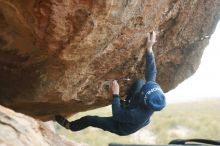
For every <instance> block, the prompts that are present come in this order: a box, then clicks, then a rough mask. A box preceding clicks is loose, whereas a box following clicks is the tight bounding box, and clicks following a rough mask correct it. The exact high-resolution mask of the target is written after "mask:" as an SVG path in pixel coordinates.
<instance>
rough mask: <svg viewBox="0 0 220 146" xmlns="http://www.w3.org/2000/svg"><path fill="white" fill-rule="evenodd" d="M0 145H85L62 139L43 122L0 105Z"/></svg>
mask: <svg viewBox="0 0 220 146" xmlns="http://www.w3.org/2000/svg"><path fill="white" fill-rule="evenodd" d="M0 129H1V131H0V145H1V146H85V145H82V144H77V143H74V142H70V141H67V140H64V139H63V138H61V137H60V136H58V135H57V134H55V133H54V132H53V131H51V130H50V129H49V128H48V127H47V126H45V124H44V123H43V122H40V121H37V120H35V119H33V118H31V117H28V116H26V115H23V114H20V113H16V112H14V111H12V110H10V109H7V108H5V107H3V106H0Z"/></svg>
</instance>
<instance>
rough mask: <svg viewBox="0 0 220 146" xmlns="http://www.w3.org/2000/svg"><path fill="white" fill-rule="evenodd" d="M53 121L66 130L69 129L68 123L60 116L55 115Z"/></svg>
mask: <svg viewBox="0 0 220 146" xmlns="http://www.w3.org/2000/svg"><path fill="white" fill-rule="evenodd" d="M55 120H56V121H57V123H59V124H60V125H61V126H63V127H65V128H66V129H70V122H69V121H68V120H67V119H65V118H64V117H63V116H61V115H55Z"/></svg>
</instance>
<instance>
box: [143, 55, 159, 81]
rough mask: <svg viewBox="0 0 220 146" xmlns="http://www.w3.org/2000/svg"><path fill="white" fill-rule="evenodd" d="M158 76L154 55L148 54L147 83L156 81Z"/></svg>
mask: <svg viewBox="0 0 220 146" xmlns="http://www.w3.org/2000/svg"><path fill="white" fill-rule="evenodd" d="M156 74H157V68H156V64H155V58H154V53H146V68H145V79H146V81H147V82H148V81H155V80H156Z"/></svg>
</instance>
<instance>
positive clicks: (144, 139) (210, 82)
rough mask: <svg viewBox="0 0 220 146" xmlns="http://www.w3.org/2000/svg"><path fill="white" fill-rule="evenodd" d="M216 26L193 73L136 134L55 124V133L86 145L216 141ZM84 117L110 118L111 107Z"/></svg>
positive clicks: (219, 33) (219, 104) (219, 88)
mask: <svg viewBox="0 0 220 146" xmlns="http://www.w3.org/2000/svg"><path fill="white" fill-rule="evenodd" d="M219 38H220V23H218V25H217V27H216V30H215V32H214V34H213V35H212V36H211V39H210V42H209V45H208V46H207V48H206V49H205V51H204V54H203V57H202V60H201V64H200V66H199V69H198V70H197V72H196V73H195V74H194V75H193V76H191V77H190V78H188V79H187V80H185V81H184V82H183V83H182V84H180V85H179V86H178V87H176V88H175V89H173V90H172V91H170V92H168V93H166V97H167V107H166V108H165V109H164V110H163V111H161V112H158V113H155V114H154V115H153V117H152V119H151V123H150V124H149V125H148V126H146V127H145V128H143V129H141V130H139V131H138V132H136V133H134V134H132V135H130V136H126V137H123V136H122V137H120V136H117V135H115V134H111V133H109V132H105V131H103V130H100V129H96V128H87V129H85V130H83V131H80V132H74V133H73V132H71V131H68V130H66V129H64V128H62V127H60V126H59V125H57V124H56V123H54V125H55V130H56V131H57V132H58V133H60V134H61V135H63V136H65V137H67V138H68V139H70V140H74V141H77V142H79V143H87V144H89V145H90V146H106V145H108V144H109V143H112V142H114V143H123V144H131V143H132V144H167V143H169V141H171V140H173V139H177V138H208V139H219V138H220V124H219V121H220V39H219ZM84 115H98V116H111V106H107V107H104V108H100V109H96V110H92V111H88V112H82V113H78V114H76V115H74V116H73V117H71V118H69V120H74V119H78V118H80V117H82V116H84Z"/></svg>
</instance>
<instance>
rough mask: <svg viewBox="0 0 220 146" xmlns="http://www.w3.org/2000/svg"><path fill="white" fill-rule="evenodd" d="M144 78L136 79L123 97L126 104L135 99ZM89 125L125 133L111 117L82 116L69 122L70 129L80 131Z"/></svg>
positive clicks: (116, 132)
mask: <svg viewBox="0 0 220 146" xmlns="http://www.w3.org/2000/svg"><path fill="white" fill-rule="evenodd" d="M144 83H145V82H144V80H136V81H135V82H134V83H133V84H132V86H131V88H130V90H129V92H128V96H127V98H126V99H125V100H126V102H127V104H129V102H130V103H132V102H134V101H135V97H136V96H137V94H138V93H139V91H140V90H141V87H142V86H143V85H144ZM89 126H92V127H96V128H100V129H103V130H105V131H109V132H112V133H115V134H118V135H126V134H125V133H124V132H123V131H120V130H119V129H120V127H119V126H120V124H119V123H118V122H117V121H115V120H114V119H113V118H112V117H98V116H84V117H82V118H80V119H78V120H75V121H72V122H70V129H71V130H72V131H80V130H82V129H85V128H87V127H89Z"/></svg>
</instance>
